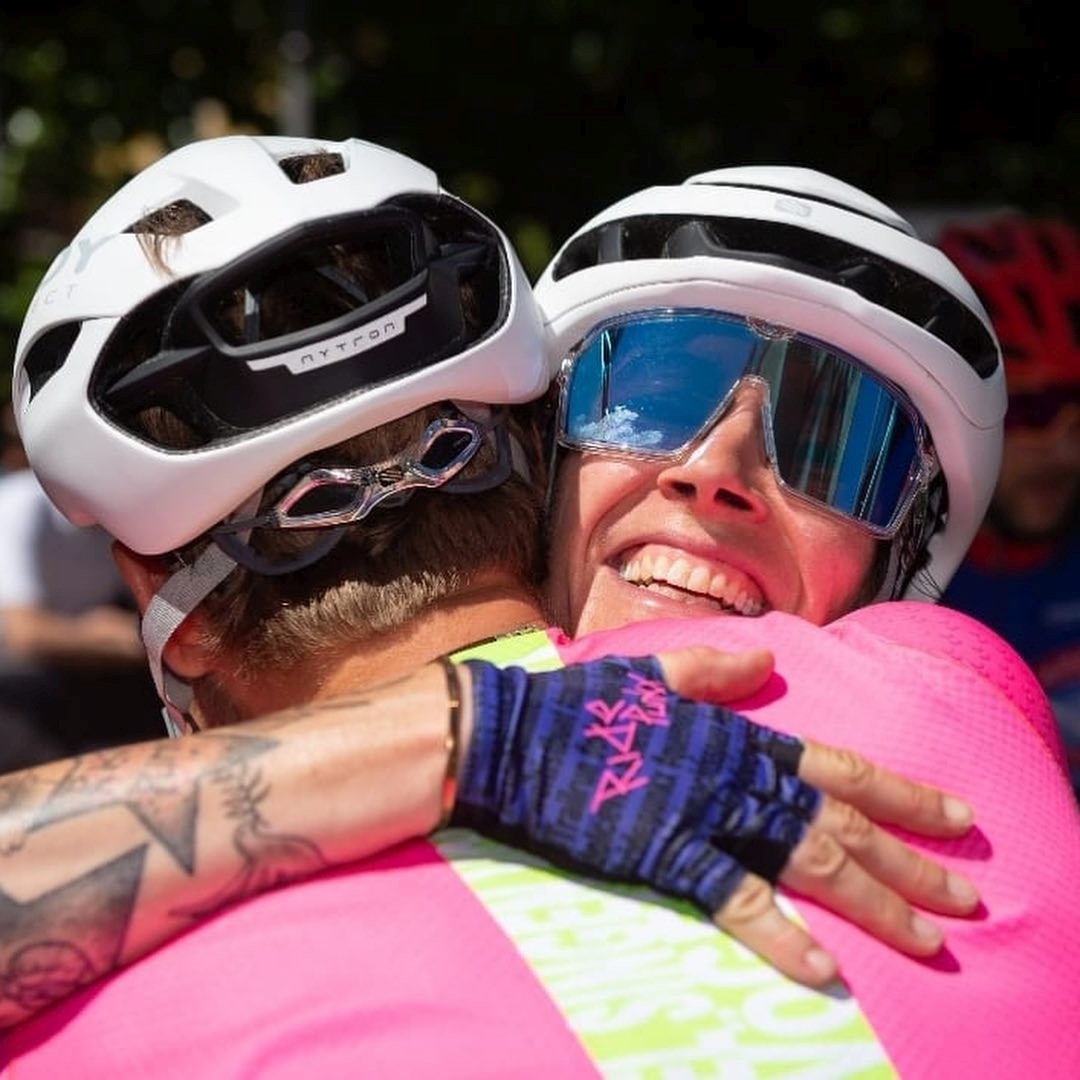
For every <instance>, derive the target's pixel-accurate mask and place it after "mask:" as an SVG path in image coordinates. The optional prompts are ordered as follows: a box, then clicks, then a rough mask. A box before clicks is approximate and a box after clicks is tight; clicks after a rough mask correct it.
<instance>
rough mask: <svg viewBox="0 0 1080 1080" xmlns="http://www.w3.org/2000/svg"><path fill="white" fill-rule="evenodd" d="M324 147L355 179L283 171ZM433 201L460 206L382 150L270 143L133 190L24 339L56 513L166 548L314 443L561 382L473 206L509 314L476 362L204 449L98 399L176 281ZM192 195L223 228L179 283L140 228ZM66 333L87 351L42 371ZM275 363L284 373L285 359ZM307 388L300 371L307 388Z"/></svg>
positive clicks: (515, 397) (170, 167)
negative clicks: (157, 436) (139, 320)
mask: <svg viewBox="0 0 1080 1080" xmlns="http://www.w3.org/2000/svg"><path fill="white" fill-rule="evenodd" d="M321 152H329V153H333V154H338V155H340V156H341V158H342V161H343V164H344V171H343V172H341V173H340V174H337V175H332V176H327V177H324V178H321V179H318V180H315V181H312V182H309V183H295V182H293V181H292V180H291V179H289V177H288V176H287V175H286V173H285V172H284V171H283V169H282V168H281V166H280V164H279V163H280V162H281V161H282V160H283V159H286V158H291V157H297V156H301V155H306V154H314V153H321ZM417 195H419V196H431V197H438V198H441V199H446V200H451V201H453V202H454V203H457V202H458V201H457V200H454V199H453V196H451V195H449V194H448V193H446V192H445V191H443V190H442V188H441V187H440V185H439V182H438V179H437V177H436V175H435V174H434V173H433V172H432V171H431V170H430V169H428V168H426V167H424V166H423V165H420V164H419V163H417V162H416V161H413V160H411V159H410V158H408V157H405V156H404V155H402V154H399V153H396V152H394V151H391V150H387V149H384V148H382V147H379V146H376V145H373V144H371V143H368V142H364V141H361V140H358V139H349V140H346V141H343V142H332V141H324V140H314V139H302V138H290V137H253V136H228V137H224V138H216V139H208V140H204V141H201V142H196V143H192V144H189V145H187V146H184V147H182V148H181V149H179V150H176V151H174V152H172V153H170V154H168V155H167V156H166V157H164V158H162V159H161V160H159V161H157V162H156V163H154V164H153V165H151V166H149V167H148V168H147V169H145V170H144V171H143V172H141V173H140V174H139V175H137V176H136V177H134V178H133V179H132V180H131V181H130V182H128V183H127V184H126V185H125V186H124V187H122V188H121V189H120V190H119V191H117V192H116V193H115V194H114V195H113V196H112V197H111V198H109V199H108V200H107V201H106V202H105V203H104V204H103V205H102V206H101V207H100V208H99V209H98V210H97V212H96V213H95V214H94V215H93V216H92V217H91V218H90V219H89V221H87V223H86V224H85V225H84V226H83V228H82V229H80V230H79V232H78V233H77V235H76V236H75V238H74V239H73V240H72V242H71V244H70V245H69V246H68V247H67V248H66V249H65V250H63V251H62V252H60V254H59V255H58V256H57V257H56V259H55V260H54V261H53V263H52V265H51V267H50V268H49V270H48V272H47V273H46V274H45V277H44V279H43V280H42V282H41V284H40V286H39V287H38V289H37V292H36V293H35V295H34V297H33V300H32V301H31V304H30V307H29V310H28V312H27V315H26V318H25V321H24V323H23V327H22V331H21V334H20V337H19V341H18V346H17V352H16V360H15V371H14V381H13V399H14V405H15V413H16V418H17V422H18V426H19V431H20V435H21V437H22V440H23V443H24V445H25V447H26V451H27V454H28V456H29V459H30V463H31V465H32V467H33V468H34V470H35V472H36V473H37V475H38V476H39V478H40V480H41V482H42V484H43V486H44V487H45V489H46V490H47V492H48V493H49V495H50V497H51V498H52V500H53V501H54V502H55V503H56V504H57V506H59V507H60V509H61V510H62V511H63V512H64V513H65V514H66V515H67V516H68V517H69V518H70V519H71V520H72V521H74V522H75V523H77V524H82V525H89V524H99V525H101V526H103V527H104V528H105V529H106V530H107V531H108V532H110V533H111V534H112V535H113V536H114V537H116V538H117V539H119V540H120V541H122V542H123V543H124V544H126V545H127V546H128V547H130V548H132V549H134V550H135V551H138V552H142V553H145V554H159V553H162V552H166V551H170V550H172V549H175V548H177V547H179V546H181V545H182V544H184V543H186V542H188V541H190V540H192V539H194V538H195V537H197V536H199V535H200V534H202V533H203V532H205V531H206V530H207V529H209V528H210V527H212V526H213V525H215V524H216V523H217V522H219V521H221V520H222V519H223V518H224V517H226V516H227V515H228V514H229V513H231V512H232V511H233V510H234V509H235V508H236V507H238V506H239V505H241V504H242V503H243V502H244V501H245V500H246V499H247V498H248V497H249V496H250V495H251V494H252V493H253V492H255V491H258V490H259V488H260V487H261V486H262V485H263V484H265V483H266V482H267V480H269V479H270V478H271V477H273V476H274V475H276V474H277V473H278V472H280V471H281V470H282V469H283V468H285V467H286V466H288V465H289V464H291V463H292V462H294V461H296V460H298V459H300V458H302V457H304V456H305V455H307V454H310V453H311V452H313V451H315V450H318V449H322V448H325V447H327V446H331V445H333V444H335V443H337V442H340V441H342V440H343V439H346V438H348V437H350V436H352V435H356V434H358V433H361V432H363V431H367V430H370V429H372V428H375V427H377V426H379V425H381V424H384V423H386V422H388V421H390V420H393V419H396V418H399V417H401V416H404V415H406V414H408V413H410V412H412V411H413V410H415V409H418V408H421V407H423V406H425V405H429V404H431V403H434V402H437V401H441V400H446V399H455V400H462V401H476V402H484V403H488V404H509V403H514V402H523V401H528V400H530V399H533V398H535V397H537V396H538V395H540V394H541V393H543V391H544V390H545V389H546V388H547V386H548V385H549V383H550V380H551V377H552V374H553V372H552V370H551V368H550V362H549V360H548V359H547V357H546V355H545V353H544V350H543V334H542V328H541V321H540V317H539V314H538V312H537V310H536V306H535V301H534V300H533V297H532V295H531V290H530V288H529V283H528V280H527V278H526V275H525V273H524V271H523V270H522V268H521V266H520V264H519V262H518V260H517V258H516V256H515V254H514V252H513V250H512V249H511V247H510V244H509V242H508V241H507V239H506V237H505V236H504V235H503V234H502V233H501V232H500V231H499V230H498V229H496V227H495V226H494V225H492V224H491V223H490V222H487V221H486V219H483V218H482V217H481V215H479V214H477V213H476V212H475V211H472V210H471V208H466V209H468V210H469V212H470V213H472V214H473V215H474V216H475V218H476V219H478V220H480V221H483V222H484V223H485V225H486V226H487V227H488V228H490V230H491V233H492V235H493V236H495V237H497V246H498V248H499V249H500V252H501V253H500V258H501V271H500V273H501V277H500V285H499V288H500V294H501V304H500V311H499V315H498V318H497V320H496V321H495V323H494V325H493V326H491V327H490V328H489V329H488V331H487V332H486V333H485V334H484V335H482V336H481V337H480V338H479V340H476V341H474V342H472V343H471V344H468V345H465V346H463V347H462V348H461V349H460V351H456V352H452V353H451V354H450V355H446V356H442V357H441V358H440V357H435V358H434V359H433V360H431V361H430V362H428V364H427V366H425V367H422V368H420V369H419V370H414V371H409V372H405V373H403V374H400V375H397V376H395V377H392V378H387V379H384V380H383V381H381V382H376V383H374V384H371V385H361V386H358V387H357V388H356V389H355V391H350V392H346V393H341V392H340V391H338V392H335V393H334V394H332V395H329V396H328V397H327V399H326V400H320V401H317V402H316V403H315V404H314V405H313V406H312V407H305V408H304V409H302V410H299V411H297V412H294V413H292V414H291V415H287V416H284V417H281V418H278V419H276V420H275V422H273V423H267V424H263V425H256V426H253V427H252V429H251V430H249V431H244V432H243V433H241V434H239V435H236V436H234V437H232V438H226V439H221V440H215V441H213V442H211V443H209V444H208V445H206V446H205V447H202V448H197V449H193V450H184V451H176V450H170V449H166V448H162V447H160V446H156V445H153V444H152V443H151V442H149V441H147V440H145V439H142V438H139V437H138V436H137V435H134V434H132V433H131V432H130V431H128V430H125V429H124V427H123V426H121V425H118V424H116V423H115V422H113V420H111V419H110V418H109V416H108V415H107V410H104V409H102V408H101V406H100V402H98V401H95V400H94V394H95V382H94V377H95V366H96V365H97V362H98V360H99V358H100V356H101V354H102V351H103V349H105V347H106V345H107V343H108V342H109V339H110V337H111V335H112V334H113V331H114V330H115V329H116V328H117V326H118V324H119V323H120V322H121V320H122V319H123V318H124V317H125V316H127V315H129V314H130V313H131V312H132V311H133V310H134V309H136V308H137V307H138V306H139V305H140V304H142V303H143V302H144V301H147V300H148V299H150V298H152V297H154V296H156V295H157V294H159V293H161V292H162V291H163V290H164V289H166V288H169V287H172V286H173V285H174V284H175V283H176V282H177V281H184V280H188V279H195V278H197V277H198V276H199V275H203V274H206V273H208V272H212V271H216V270H219V269H221V268H224V267H228V266H229V265H230V264H232V263H233V262H234V261H235V260H237V259H239V258H242V257H243V256H245V255H246V254H248V253H249V252H251V251H252V250H253V249H255V248H257V247H258V246H259V245H261V244H264V243H266V242H267V241H272V240H273V239H274V238H276V237H280V236H281V235H282V234H285V233H288V232H289V231H290V230H295V229H298V228H303V227H304V226H305V225H306V224H309V223H313V222H314V223H317V222H320V221H323V220H324V219H327V218H332V217H334V216H335V215H346V214H353V213H356V212H362V211H365V210H368V209H374V208H379V207H380V206H381V205H382V204H384V203H386V202H387V200H393V199H397V198H399V197H401V196H409V197H413V196H417ZM180 201H185V202H188V203H192V204H194V205H195V206H197V207H198V208H199V209H200V210H201V211H202V212H203V213H204V214H205V215H207V216H208V217H209V219H210V220H209V221H208V223H207V224H205V225H202V226H200V227H199V228H197V229H195V230H193V231H191V232H189V233H185V234H184V235H183V236H182V237H177V238H174V239H173V240H171V241H170V242H169V243H170V246H169V248H168V252H167V260H168V264H169V271H170V273H169V274H168V275H165V274H163V273H162V272H161V271H160V270H159V269H157V268H155V267H154V266H153V265H152V264H151V262H150V260H149V259H148V258H147V255H146V253H145V251H144V248H143V246H142V244H140V237H139V236H137V235H135V234H134V233H132V232H131V231H130V228H131V226H132V225H133V223H135V222H136V221H138V220H140V219H142V218H143V217H145V215H147V214H148V213H150V212H151V211H154V210H156V209H159V208H162V207H165V206H168V205H171V204H176V203H178V202H180ZM458 205H461V206H463V205H464V204H458ZM64 327H68V328H70V332H71V335H72V339H70V347H68V342H66V341H65V343H64V350H65V351H64V355H63V356H62V357H61V358H60V359H59V360H58V362H56V363H55V365H54V367H55V370H49V371H47V372H46V373H45V376H44V377H42V376H41V375H40V373H39V374H38V375H37V376H36V377H35V375H34V371H33V370H31V371H28V370H27V359H28V357H32V356H33V354H34V349H35V346H37V345H38V344H39V343H41V342H43V340H45V339H46V335H49V334H50V332H53V331H57V330H58V329H61V328H64ZM272 364H273V365H276V369H277V370H276V372H275V375H276V377H278V378H282V377H283V376H282V368H283V365H284V361H280V362H279V361H277V360H274V361H272ZM32 367H33V364H31V368H32ZM249 367H254V365H249ZM304 378H305V373H303V372H297V373H295V380H296V382H297V385H300V381H301V380H303V379H304ZM309 385H310V384H309Z"/></svg>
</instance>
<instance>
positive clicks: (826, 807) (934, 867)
mask: <svg viewBox="0 0 1080 1080" xmlns="http://www.w3.org/2000/svg"><path fill="white" fill-rule="evenodd" d="M811 831H813V832H823V833H825V834H826V835H828V836H829V837H830V838H831V839H832V840H834V841H836V842H837V843H838V844H839V845H840V847H841V849H842V850H843V852H844V853H846V855H847V856H849V857H850V858H851V859H853V860H854V861H855V863H856V864H857V867H858V868H859V869H860V870H861V871H863V872H865V874H866V875H868V876H869V877H870V879H871V880H873V881H875V882H877V883H879V884H880V885H882V886H884V887H885V889H886V890H891V891H892V892H894V893H896V894H898V895H899V896H900V897H903V898H904V899H905V900H907V901H910V902H911V903H913V904H918V905H919V906H920V907H923V908H927V909H929V910H930V911H939V912H941V913H942V914H945V915H968V914H970V913H971V912H972V911H973V910H974V908H975V906H976V905H977V904H978V902H979V895H978V893H977V892H976V890H975V886H974V885H972V884H971V883H970V882H969V881H968V880H967V879H966V878H964V877H961V876H960V875H959V874H955V873H952V872H951V871H949V870H946V869H945V867H943V866H942V865H941V864H940V863H937V862H935V861H934V860H933V859H930V858H928V857H927V856H925V855H923V854H921V853H920V852H918V851H916V850H915V849H914V848H912V847H909V846H908V845H907V844H905V843H904V842H903V841H902V840H900V839H898V838H897V837H895V836H893V835H891V834H890V833H888V832H886V831H885V830H884V829H880V828H878V827H877V826H876V825H875V824H874V823H873V822H872V821H870V819H869V818H867V817H866V815H865V814H862V813H860V812H859V811H858V810H857V809H856V808H855V807H854V806H852V805H851V804H849V803H844V802H839V801H838V800H836V799H833V798H830V797H829V796H826V797H825V799H824V801H823V802H822V806H821V810H820V811H819V812H818V814H817V816H816V817H815V819H814V822H813V825H812V827H811ZM797 851H798V849H796V852H797ZM823 857H825V856H823ZM831 857H832V858H838V857H839V856H836V855H832V856H831ZM793 858H794V855H793Z"/></svg>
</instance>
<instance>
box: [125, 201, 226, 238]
mask: <svg viewBox="0 0 1080 1080" xmlns="http://www.w3.org/2000/svg"><path fill="white" fill-rule="evenodd" d="M211 220H212V218H211V217H210V215H209V214H208V213H207V212H206V211H205V210H203V209H201V208H200V207H198V206H196V205H195V204H194V203H193V202H192V201H191V200H190V199H177V200H176V202H171V203H169V204H168V205H167V206H162V207H161V208H160V209H158V210H152V211H151V212H150V213H149V214H146V215H145V216H143V217H141V218H139V220H138V221H136V222H135V223H134V224H133V225H129V226H128V227H127V228H126V229H125V230H124V232H129V233H150V234H152V235H155V236H180V235H181V234H183V233H189V232H193V231H194V230H195V229H198V228H199V227H200V226H202V225H206V224H208V223H209V222H210V221H211Z"/></svg>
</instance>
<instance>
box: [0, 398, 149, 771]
mask: <svg viewBox="0 0 1080 1080" xmlns="http://www.w3.org/2000/svg"><path fill="white" fill-rule="evenodd" d="M2 430H3V442H4V449H3V472H2V473H0V520H3V522H4V527H3V530H0V772H9V771H11V770H13V769H22V768H26V767H28V766H31V765H37V764H40V763H42V762H45V761H50V760H52V759H54V758H60V757H65V756H67V755H69V754H75V753H80V752H82V751H84V750H92V749H101V748H104V747H108V746H111V745H115V744H118V743H123V742H132V741H135V740H138V739H144V738H150V737H151V736H152V735H154V734H156V733H157V730H158V726H159V707H158V705H157V697H156V694H155V692H154V685H153V682H152V681H151V679H150V676H149V674H148V673H147V671H146V653H145V650H144V648H143V644H142V640H141V638H140V635H139V624H138V619H137V617H136V615H135V609H134V605H133V603H132V601H131V599H130V594H129V593H128V591H127V588H126V586H125V585H124V583H123V580H122V579H121V577H120V574H119V572H118V571H117V568H116V564H115V563H114V562H113V559H112V555H111V552H110V548H111V544H112V541H111V539H110V537H109V536H108V535H107V534H106V533H105V532H104V530H102V529H81V528H78V527H77V526H75V525H72V524H71V522H69V521H68V520H67V519H66V518H65V517H64V515H63V514H61V513H60V511H59V510H57V509H56V507H55V506H54V505H53V504H52V503H51V502H50V501H49V498H48V496H46V494H45V492H44V490H43V489H42V487H41V485H40V484H39V483H38V481H37V478H36V477H35V476H34V474H33V473H32V472H31V471H30V470H29V469H28V468H27V467H26V457H25V454H24V453H23V450H22V445H21V442H20V440H19V436H18V431H17V429H16V427H15V424H14V422H13V418H12V414H11V406H10V404H9V405H7V406H6V407H5V409H4V416H3V428H2Z"/></svg>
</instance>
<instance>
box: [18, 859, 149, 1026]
mask: <svg viewBox="0 0 1080 1080" xmlns="http://www.w3.org/2000/svg"><path fill="white" fill-rule="evenodd" d="M145 859H146V847H145V846H143V847H140V848H138V849H136V850H135V851H131V852H128V853H127V854H126V855H123V856H121V857H120V858H119V859H114V860H112V861H111V862H109V863H107V864H105V865H104V866H101V867H99V868H98V869H96V870H93V871H91V872H90V873H88V874H84V875H82V876H81V877H79V878H76V879H75V880H74V881H72V882H70V883H68V884H66V885H62V886H60V887H58V888H55V889H50V890H49V891H48V892H45V893H42V894H41V895H40V896H38V897H35V898H34V899H33V900H29V901H26V902H24V903H20V902H18V901H17V900H15V899H13V898H12V897H11V896H9V895H8V894H7V893H5V892H4V891H3V890H0V1026H4V1025H8V1024H13V1023H17V1022H18V1021H19V1020H21V1019H23V1018H24V1017H25V1016H27V1015H28V1014H30V1013H33V1012H36V1011H37V1010H38V1009H42V1008H45V1007H47V1006H49V1005H52V1004H53V1003H54V1002H56V1001H60V1000H62V999H63V998H65V997H67V996H68V995H69V994H71V993H72V992H73V991H74V990H77V989H78V988H79V987H80V986H85V985H86V984H87V983H91V982H93V981H94V980H96V979H98V978H100V977H101V976H102V975H104V974H106V973H107V972H109V971H112V970H113V969H114V968H115V967H116V966H117V963H118V961H119V957H120V951H121V948H122V944H123V940H124V935H125V934H126V932H127V928H128V924H129V923H130V921H131V915H132V912H133V910H134V907H135V896H136V893H137V892H138V888H139V881H140V879H141V877H142V872H143V864H144V862H145ZM88 909H90V910H93V911H94V912H95V916H94V919H93V921H92V923H91V924H90V925H89V926H88V925H87V924H86V919H85V912H86V911H87V910H88Z"/></svg>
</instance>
